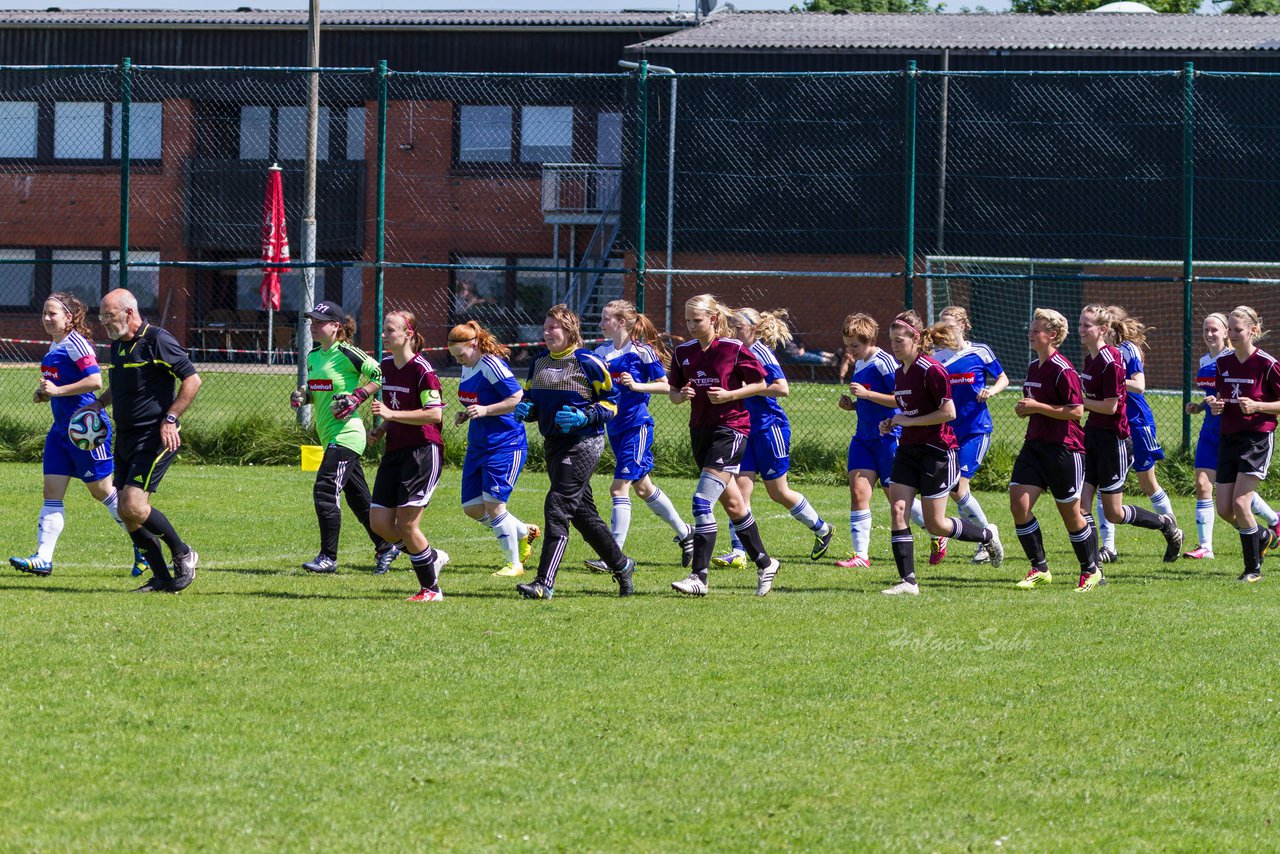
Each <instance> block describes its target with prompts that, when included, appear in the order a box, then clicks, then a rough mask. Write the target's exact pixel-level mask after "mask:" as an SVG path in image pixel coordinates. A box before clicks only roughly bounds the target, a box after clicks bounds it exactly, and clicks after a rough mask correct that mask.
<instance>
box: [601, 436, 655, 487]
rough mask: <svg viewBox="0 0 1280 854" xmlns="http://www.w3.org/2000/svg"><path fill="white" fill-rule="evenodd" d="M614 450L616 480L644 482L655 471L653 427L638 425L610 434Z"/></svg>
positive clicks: (614, 476)
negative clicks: (646, 476)
mask: <svg viewBox="0 0 1280 854" xmlns="http://www.w3.org/2000/svg"><path fill="white" fill-rule="evenodd" d="M609 447H610V448H612V449H613V458H614V461H615V462H614V466H613V478H614V480H629V481H636V480H644V477H645V475H647V474H648V473H649V472H651V471H653V425H652V424H637V425H636V426H635V427H631V428H629V429H626V430H621V431H619V432H618V433H617V434H613V433H610V434H609Z"/></svg>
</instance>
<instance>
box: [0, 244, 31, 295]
mask: <svg viewBox="0 0 1280 854" xmlns="http://www.w3.org/2000/svg"><path fill="white" fill-rule="evenodd" d="M35 260H36V251H35V250H34V249H0V306H4V307H5V308H21V309H29V308H31V307H32V306H33V305H34V304H35V301H36V265H35ZM22 261H30V262H32V263H30V264H23V263H15V262H22Z"/></svg>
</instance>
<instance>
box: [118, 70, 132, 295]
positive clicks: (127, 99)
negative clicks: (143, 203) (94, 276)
mask: <svg viewBox="0 0 1280 854" xmlns="http://www.w3.org/2000/svg"><path fill="white" fill-rule="evenodd" d="M132 72H133V61H132V60H131V59H130V58H129V57H127V56H126V57H125V58H124V59H123V60H122V61H121V62H120V287H122V288H127V287H129V169H130V163H129V136H130V128H129V113H130V110H129V106H130V104H131V103H132V101H133V79H132Z"/></svg>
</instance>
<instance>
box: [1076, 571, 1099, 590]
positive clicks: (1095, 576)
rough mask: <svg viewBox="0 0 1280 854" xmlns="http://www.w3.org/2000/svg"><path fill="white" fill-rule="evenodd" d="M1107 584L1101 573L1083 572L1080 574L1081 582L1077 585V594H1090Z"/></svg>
mask: <svg viewBox="0 0 1280 854" xmlns="http://www.w3.org/2000/svg"><path fill="white" fill-rule="evenodd" d="M1106 583H1107V581H1106V579H1105V578H1103V577H1102V573H1101V572H1082V573H1080V581H1079V582H1077V584H1076V589H1075V592H1076V593H1088V592H1090V591H1091V590H1093V589H1094V588H1097V587H1101V586H1102V585H1104V584H1106Z"/></svg>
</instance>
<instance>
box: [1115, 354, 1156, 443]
mask: <svg viewBox="0 0 1280 854" xmlns="http://www.w3.org/2000/svg"><path fill="white" fill-rule="evenodd" d="M1120 354H1121V355H1122V356H1124V375H1125V376H1126V377H1129V378H1132V377H1133V376H1134V374H1140V373H1142V372H1143V371H1142V350H1140V349H1139V348H1138V345H1137V344H1134V343H1133V342H1132V341H1123V342H1121V343H1120ZM1124 414H1125V415H1127V416H1129V426H1131V427H1154V426H1156V419H1155V417H1154V416H1152V414H1151V407H1150V406H1148V405H1147V398H1146V397H1145V396H1144V395H1143V394H1142V392H1137V391H1130V392H1129V396H1128V398H1127V399H1126V400H1125V404H1124Z"/></svg>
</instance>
